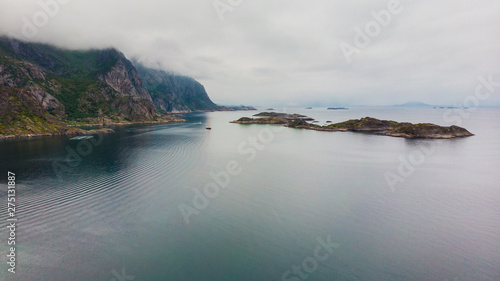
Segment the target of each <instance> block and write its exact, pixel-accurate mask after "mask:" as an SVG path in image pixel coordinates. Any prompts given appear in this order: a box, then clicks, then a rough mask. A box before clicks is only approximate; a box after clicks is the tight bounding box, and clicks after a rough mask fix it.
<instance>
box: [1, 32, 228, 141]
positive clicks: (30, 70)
mask: <svg viewBox="0 0 500 281" xmlns="http://www.w3.org/2000/svg"><path fill="white" fill-rule="evenodd" d="M139 69H140V71H138V70H137V69H136V67H135V66H134V65H133V64H132V63H131V62H130V61H129V60H128V59H127V58H126V57H125V56H124V55H123V53H121V52H119V51H118V50H116V49H105V50H86V51H78V50H64V49H59V48H56V47H53V46H50V45H45V44H37V43H26V42H22V41H19V40H15V39H11V38H7V37H0V86H2V88H1V89H0V94H1V95H5V97H7V94H6V93H7V92H9V97H8V98H7V99H6V100H5V102H7V101H11V100H14V99H16V100H20V101H23V102H21V103H22V104H24V107H22V108H24V109H26V110H21V107H19V106H17V107H14V108H17V109H19V116H17V117H16V116H15V112H12V111H9V113H8V115H9V116H10V117H9V118H7V119H9V120H14V119H15V120H21V119H23V118H24V119H25V117H26V118H28V119H29V118H31V117H33V118H34V116H35V115H32V114H31V113H29V114H28V113H27V112H32V111H33V110H34V111H36V112H38V113H39V114H38V113H37V114H38V115H36V116H38V117H36V118H38V119H37V120H38V121H37V122H38V123H39V124H44V122H45V125H46V126H47V127H51V126H52V125H54V124H56V123H57V122H56V123H54V122H55V121H58V122H59V121H62V122H63V123H64V122H73V121H76V122H80V123H81V122H92V123H96V122H100V120H103V119H106V120H107V121H110V122H149V121H158V120H165V117H166V115H165V113H166V112H179V111H184V112H189V111H211V110H220V109H223V108H221V107H218V106H217V105H215V104H214V103H213V102H212V101H211V100H210V98H209V97H208V95H207V93H206V92H205V89H204V87H203V86H202V85H201V84H200V83H198V82H196V81H195V80H194V79H192V78H189V77H183V76H176V75H170V74H167V73H165V72H163V71H158V70H152V69H147V68H144V67H142V66H140V67H139ZM14 93H15V95H14ZM24 96H25V97H24ZM5 97H4V98H5ZM27 101H29V102H27ZM34 102H35V103H36V104H35V103H34ZM30 107H31V108H30ZM3 109H4V112H0V119H1V120H4V121H5V122H7V121H6V120H7V119H2V118H3V117H4V115H2V114H7V113H6V112H7V111H6V110H7V108H3ZM30 110H31V111H30ZM40 110H41V111H43V112H40ZM47 114H48V115H47ZM49 115H50V116H49ZM30 116H31V117H30ZM12 118H14V119H12ZM24 119H23V120H24ZM33 120H34V119H33ZM19 124H21V123H19ZM57 124H59V123H57ZM39 127H43V126H42V125H40V126H39ZM54 128H58V126H55V127H54ZM4 129H5V128H4ZM14 131H15V130H14ZM38 131H40V130H38ZM3 132H4V133H5V132H6V130H3ZM0 134H2V132H0Z"/></svg>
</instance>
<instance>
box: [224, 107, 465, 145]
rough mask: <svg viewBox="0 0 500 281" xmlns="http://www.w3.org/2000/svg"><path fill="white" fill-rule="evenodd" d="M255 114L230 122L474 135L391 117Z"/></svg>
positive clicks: (427, 136) (426, 136)
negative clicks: (315, 118) (327, 120)
mask: <svg viewBox="0 0 500 281" xmlns="http://www.w3.org/2000/svg"><path fill="white" fill-rule="evenodd" d="M255 116H264V117H262V118H248V117H243V118H240V119H239V120H236V121H232V122H231V123H237V124H273V125H285V126H287V127H289V128H295V129H307V130H316V131H330V132H339V131H344V132H346V131H351V132H365V133H373V134H377V135H384V136H391V137H402V138H412V139H413V138H424V139H451V138H460V137H469V136H473V134H472V133H470V132H469V131H467V130H466V129H464V128H462V127H458V126H451V127H443V126H438V125H434V124H412V123H408V122H403V123H400V122H396V121H389V120H379V119H376V118H372V117H365V118H361V119H353V120H348V121H345V122H341V123H336V124H330V125H326V126H319V125H316V124H311V123H308V122H307V120H311V119H312V118H307V116H304V115H299V114H286V113H275V112H263V113H259V114H256V115H255Z"/></svg>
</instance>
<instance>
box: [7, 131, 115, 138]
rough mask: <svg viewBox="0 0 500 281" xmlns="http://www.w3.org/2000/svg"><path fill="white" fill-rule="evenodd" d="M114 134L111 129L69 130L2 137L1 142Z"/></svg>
mask: <svg viewBox="0 0 500 281" xmlns="http://www.w3.org/2000/svg"><path fill="white" fill-rule="evenodd" d="M114 132H115V131H114V130H113V129H110V128H103V129H97V130H82V129H69V130H68V131H66V132H59V133H44V134H23V135H8V136H0V140H2V139H20V138H37V137H54V136H84V135H95V134H111V133H114Z"/></svg>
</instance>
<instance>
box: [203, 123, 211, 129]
mask: <svg viewBox="0 0 500 281" xmlns="http://www.w3.org/2000/svg"><path fill="white" fill-rule="evenodd" d="M205 129H207V130H212V127H210V122H208V123H207V126H206V127H205Z"/></svg>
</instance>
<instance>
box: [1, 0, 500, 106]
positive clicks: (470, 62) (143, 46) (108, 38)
mask: <svg viewBox="0 0 500 281" xmlns="http://www.w3.org/2000/svg"><path fill="white" fill-rule="evenodd" d="M50 1H62V0H40V2H41V3H48V2H50ZM220 1H222V2H227V0H220ZM40 2H39V1H27V0H16V1H14V0H0V33H2V34H12V33H15V34H18V35H21V36H22V32H23V26H25V25H26V23H25V22H24V21H23V17H25V18H26V19H28V20H30V21H32V20H33V17H34V16H35V15H37V13H38V12H39V11H43V10H42V8H41V7H40V5H39V3H40ZM65 2H68V3H67V4H65V5H61V6H60V11H59V12H58V13H57V14H56V15H55V16H53V17H52V16H51V17H50V18H49V20H48V23H47V24H46V25H44V26H42V27H40V28H38V32H37V33H36V36H35V37H34V38H32V40H35V41H40V42H46V43H52V44H56V45H59V46H64V47H68V48H90V47H94V48H103V47H109V46H114V47H116V48H118V49H120V50H121V51H123V52H124V53H125V54H126V55H127V56H128V57H129V58H132V57H134V58H137V59H139V60H141V61H144V62H146V63H148V64H150V65H154V66H160V67H162V68H163V69H165V70H167V71H174V72H176V73H180V74H185V75H190V76H193V77H194V78H196V79H198V80H199V81H200V82H202V83H203V84H204V85H205V87H206V88H207V90H208V92H209V95H210V96H211V97H212V99H213V100H214V101H216V102H217V101H222V102H225V103H233V104H240V103H246V104H268V103H282V104H297V103H299V104H300V103H304V104H307V103H313V102H315V103H321V102H324V103H332V102H334V103H339V104H340V103H354V104H393V103H402V102H406V101H409V100H420V101H424V102H428V103H436V104H439V103H448V104H451V103H454V102H459V101H462V100H463V99H464V97H466V96H468V95H470V94H471V92H472V91H473V89H474V87H475V85H476V84H477V76H479V75H488V74H490V73H496V74H497V77H498V78H497V79H498V80H500V69H499V66H498V62H499V52H498V50H500V37H499V36H498V35H499V34H500V25H498V15H499V14H500V2H498V1H495V0H478V1H472V0H462V1H451V0H444V1H438V2H436V1H430V0H421V1H410V0H401V2H400V3H401V6H402V7H403V12H401V13H400V14H397V15H393V16H392V19H391V23H390V24H389V25H388V26H387V27H384V28H382V30H381V32H380V34H379V35H378V36H376V37H375V38H373V39H372V41H371V43H370V44H369V45H368V46H367V47H366V48H365V49H363V50H361V52H360V53H359V54H354V55H353V56H352V63H350V64H349V63H347V61H346V59H345V58H344V55H343V53H342V51H341V50H340V48H339V44H340V43H341V42H347V43H349V44H353V40H354V36H355V32H354V28H356V27H359V28H364V27H365V25H366V24H367V23H368V22H369V21H371V20H373V18H372V15H371V14H370V12H371V11H379V10H382V9H386V7H387V5H388V3H389V2H390V0H376V1H372V0H370V1H368V0H365V1H361V0H354V1H340V0H336V1H327V0H311V1H304V0H274V1H262V0H260V1H259V0H252V1H250V0H243V1H241V4H239V5H237V6H236V7H234V9H233V10H232V11H230V12H226V13H225V14H224V20H223V21H221V20H220V18H219V16H218V14H217V12H216V11H215V9H214V7H213V5H212V3H213V2H212V1H211V0H205V1H201V0H192V1H181V0H169V1H158V0H149V1H132V0H86V1H76V0H73V1H69V0H65ZM236 2H237V1H233V3H236ZM38 20H40V19H38ZM489 102H491V103H500V98H499V96H498V95H496V96H494V97H492V98H491V99H490V100H489Z"/></svg>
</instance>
